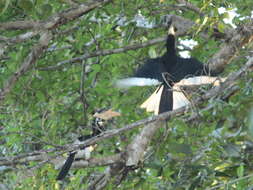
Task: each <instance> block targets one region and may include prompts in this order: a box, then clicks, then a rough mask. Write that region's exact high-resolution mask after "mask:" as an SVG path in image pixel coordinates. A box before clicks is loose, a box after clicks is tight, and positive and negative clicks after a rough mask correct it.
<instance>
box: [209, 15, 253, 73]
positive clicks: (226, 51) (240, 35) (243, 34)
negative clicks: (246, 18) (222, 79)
mask: <svg viewBox="0 0 253 190" xmlns="http://www.w3.org/2000/svg"><path fill="white" fill-rule="evenodd" d="M252 40H253V20H252V21H251V22H250V23H248V24H245V25H243V26H242V27H240V28H238V29H237V30H236V31H235V32H234V34H233V37H232V38H231V39H230V40H229V41H228V42H226V43H224V44H222V46H221V48H220V50H219V51H218V52H217V53H216V54H214V55H213V57H212V58H211V59H210V60H209V61H208V62H209V68H210V69H211V70H214V71H217V72H222V71H223V69H224V67H225V65H226V64H228V63H230V62H231V60H232V59H233V58H234V57H235V55H236V54H237V53H238V51H239V50H240V49H241V48H242V47H243V46H244V45H245V44H247V43H249V42H251V41H252Z"/></svg>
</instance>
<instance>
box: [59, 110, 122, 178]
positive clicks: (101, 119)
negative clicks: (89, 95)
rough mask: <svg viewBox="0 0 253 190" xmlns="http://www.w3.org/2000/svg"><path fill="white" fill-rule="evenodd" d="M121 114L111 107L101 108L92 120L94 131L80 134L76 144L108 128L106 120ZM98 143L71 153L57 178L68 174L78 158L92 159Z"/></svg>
mask: <svg viewBox="0 0 253 190" xmlns="http://www.w3.org/2000/svg"><path fill="white" fill-rule="evenodd" d="M117 116H120V114H119V113H118V112H114V111H112V110H111V109H109V110H105V109H102V110H99V111H97V112H96V113H95V114H94V115H93V117H94V120H93V121H92V133H91V134H89V135H84V136H80V137H79V138H78V139H77V140H76V141H75V142H74V144H80V143H81V142H83V141H85V140H88V139H90V138H92V137H95V136H97V135H99V134H100V133H102V132H103V131H105V130H106V121H107V120H110V119H111V118H113V117H117ZM95 146H96V145H90V146H84V147H82V148H81V149H80V150H78V151H73V152H70V153H69V156H68V158H67V160H66V161H65V163H64V164H63V166H62V168H61V171H60V172H59V174H58V176H57V178H56V179H57V180H63V179H64V178H65V177H66V175H67V174H68V171H69V169H70V168H71V165H72V163H73V162H74V161H75V160H78V159H85V160H88V159H90V156H91V152H92V151H93V150H94V148H95Z"/></svg>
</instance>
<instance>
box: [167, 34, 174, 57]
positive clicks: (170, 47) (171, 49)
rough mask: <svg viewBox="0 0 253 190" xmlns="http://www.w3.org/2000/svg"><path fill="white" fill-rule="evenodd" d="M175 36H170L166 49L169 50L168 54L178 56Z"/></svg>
mask: <svg viewBox="0 0 253 190" xmlns="http://www.w3.org/2000/svg"><path fill="white" fill-rule="evenodd" d="M175 43H176V40H175V36H174V35H172V34H169V35H168V37H167V41H166V48H167V54H168V55H170V56H172V55H176V48H175Z"/></svg>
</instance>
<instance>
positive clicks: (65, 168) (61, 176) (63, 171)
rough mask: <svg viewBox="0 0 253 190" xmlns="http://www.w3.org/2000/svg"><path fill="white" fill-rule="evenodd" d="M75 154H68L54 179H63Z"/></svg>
mask: <svg viewBox="0 0 253 190" xmlns="http://www.w3.org/2000/svg"><path fill="white" fill-rule="evenodd" d="M75 154H76V152H74V153H70V154H69V157H68V158H67V160H66V161H65V163H64V165H63V166H62V168H61V171H60V173H59V174H58V176H57V178H56V180H63V179H64V178H65V177H66V175H67V174H68V172H69V169H70V167H71V165H72V163H73V162H74V159H75Z"/></svg>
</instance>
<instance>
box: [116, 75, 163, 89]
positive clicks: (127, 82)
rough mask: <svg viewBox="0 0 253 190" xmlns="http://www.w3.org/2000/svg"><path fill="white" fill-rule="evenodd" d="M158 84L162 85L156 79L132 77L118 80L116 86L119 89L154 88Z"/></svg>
mask: <svg viewBox="0 0 253 190" xmlns="http://www.w3.org/2000/svg"><path fill="white" fill-rule="evenodd" d="M158 84H161V82H160V81H158V80H156V79H150V78H139V77H131V78H125V79H120V80H117V81H116V83H115V86H116V87H118V88H129V87H132V86H154V85H158Z"/></svg>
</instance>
